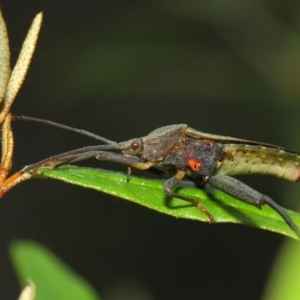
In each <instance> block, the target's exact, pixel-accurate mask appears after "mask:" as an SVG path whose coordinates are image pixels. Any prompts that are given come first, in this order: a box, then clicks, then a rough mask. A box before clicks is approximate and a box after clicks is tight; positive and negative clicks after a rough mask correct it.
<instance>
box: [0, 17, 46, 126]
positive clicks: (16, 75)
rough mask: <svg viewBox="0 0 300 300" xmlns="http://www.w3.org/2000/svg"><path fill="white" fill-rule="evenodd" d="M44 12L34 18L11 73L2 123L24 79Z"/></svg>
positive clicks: (1, 117) (0, 117)
mask: <svg viewBox="0 0 300 300" xmlns="http://www.w3.org/2000/svg"><path fill="white" fill-rule="evenodd" d="M42 19H43V14H42V13H39V14H37V15H36V17H35V18H34V20H33V22H32V25H31V27H30V29H29V31H28V34H27V36H26V38H25V41H24V43H23V46H22V49H21V52H20V55H19V57H18V60H17V63H16V65H15V67H14V69H13V71H12V73H11V77H10V79H9V82H8V86H7V90H6V93H5V97H4V108H3V110H2V111H1V113H0V124H1V123H3V122H4V120H5V118H6V115H7V114H8V112H9V110H10V107H11V105H12V103H13V101H14V99H15V97H16V95H17V93H18V91H19V89H20V87H21V85H22V83H23V81H24V78H25V76H26V73H27V70H28V67H29V64H30V61H31V58H32V55H33V52H34V49H35V46H36V41H37V38H38V34H39V31H40V27H41V23H42Z"/></svg>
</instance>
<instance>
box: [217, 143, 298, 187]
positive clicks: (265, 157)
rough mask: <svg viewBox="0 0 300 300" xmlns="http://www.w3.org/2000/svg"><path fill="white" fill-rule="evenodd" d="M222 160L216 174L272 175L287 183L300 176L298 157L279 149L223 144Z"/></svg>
mask: <svg viewBox="0 0 300 300" xmlns="http://www.w3.org/2000/svg"><path fill="white" fill-rule="evenodd" d="M223 152H224V155H223V159H222V160H221V161H220V162H219V164H218V169H217V174H220V175H237V174H253V173H260V174H266V175H274V176H277V177H281V178H283V179H286V180H289V181H297V180H299V176H300V167H299V165H300V156H299V155H298V154H297V153H294V152H289V151H285V150H283V149H281V148H278V149H276V148H268V147H264V146H253V145H242V144H241V145H240V144H227V145H226V144H225V145H223Z"/></svg>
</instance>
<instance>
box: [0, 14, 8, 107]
mask: <svg viewBox="0 0 300 300" xmlns="http://www.w3.org/2000/svg"><path fill="white" fill-rule="evenodd" d="M9 76H10V53H9V43H8V36H7V30H6V25H5V21H4V19H3V17H2V13H1V10H0V103H1V102H2V101H3V97H4V94H5V91H6V87H7V83H8V79H9Z"/></svg>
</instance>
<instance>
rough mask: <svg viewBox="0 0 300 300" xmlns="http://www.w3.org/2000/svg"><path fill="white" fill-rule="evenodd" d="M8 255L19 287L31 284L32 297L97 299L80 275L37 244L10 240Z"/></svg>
mask: <svg viewBox="0 0 300 300" xmlns="http://www.w3.org/2000/svg"><path fill="white" fill-rule="evenodd" d="M10 255H11V259H12V262H13V265H14V267H15V270H16V272H17V274H18V277H19V280H20V282H21V284H22V286H25V285H28V281H29V280H30V281H32V282H33V283H34V285H35V287H36V300H47V299H49V300H52V299H56V300H60V299H61V300H64V299H73V300H95V299H100V298H99V297H98V296H97V294H96V292H95V291H94V290H93V288H92V287H91V286H90V285H89V284H88V283H87V282H86V281H85V280H84V279H83V278H81V277H80V276H78V275H77V274H75V273H74V272H73V271H72V270H71V269H70V268H69V267H68V266H67V265H66V264H65V263H64V262H62V261H61V260H60V259H59V258H57V257H56V256H55V255H54V254H53V253H52V252H51V251H50V250H48V249H47V248H46V247H44V246H42V245H40V244H38V243H35V242H30V241H16V242H13V243H12V244H11V246H10Z"/></svg>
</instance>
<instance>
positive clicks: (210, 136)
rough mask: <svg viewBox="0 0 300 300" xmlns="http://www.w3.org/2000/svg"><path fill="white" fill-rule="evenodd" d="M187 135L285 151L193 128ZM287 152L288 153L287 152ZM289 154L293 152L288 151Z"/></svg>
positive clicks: (186, 131)
mask: <svg viewBox="0 0 300 300" xmlns="http://www.w3.org/2000/svg"><path fill="white" fill-rule="evenodd" d="M185 134H186V135H187V136H188V137H191V138H193V139H196V140H211V141H212V142H215V143H221V144H243V145H254V146H264V147H268V148H275V149H282V150H285V149H284V148H282V147H280V146H276V145H272V144H268V143H260V142H255V141H250V140H243V139H237V138H234V137H230V136H223V135H216V134H210V133H205V132H202V131H198V130H195V129H193V128H191V127H188V128H187V129H186V130H185ZM285 151H287V150H285ZM287 152H292V151H287Z"/></svg>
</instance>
